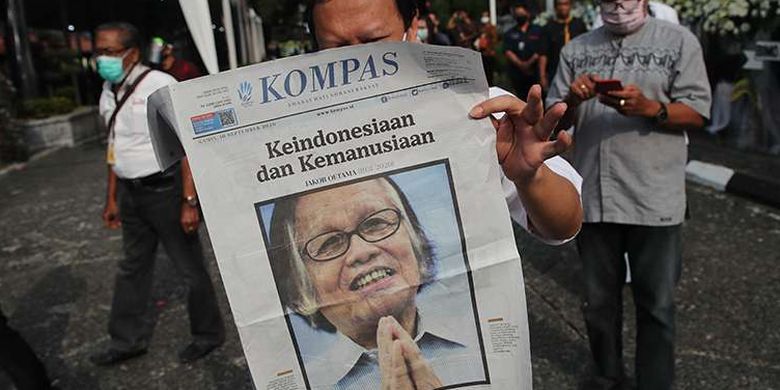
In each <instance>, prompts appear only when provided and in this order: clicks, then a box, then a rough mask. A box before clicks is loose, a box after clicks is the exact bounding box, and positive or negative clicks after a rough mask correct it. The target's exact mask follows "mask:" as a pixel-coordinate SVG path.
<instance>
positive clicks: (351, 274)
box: [255, 160, 489, 390]
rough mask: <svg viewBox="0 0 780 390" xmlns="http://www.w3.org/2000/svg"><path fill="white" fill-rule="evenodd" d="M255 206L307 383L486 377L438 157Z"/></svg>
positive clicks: (419, 383)
mask: <svg viewBox="0 0 780 390" xmlns="http://www.w3.org/2000/svg"><path fill="white" fill-rule="evenodd" d="M255 207H256V211H257V215H258V219H259V222H260V227H261V230H262V234H263V240H264V241H265V247H266V250H267V251H268V258H269V259H270V262H271V264H270V265H271V269H272V271H273V276H274V280H275V282H276V285H277V290H278V292H279V297H280V301H281V303H282V305H283V307H284V312H285V319H286V322H287V326H288V329H289V331H290V335H291V337H292V340H291V341H292V343H293V345H294V346H295V350H296V353H297V356H298V361H299V364H300V366H301V370H302V375H303V377H304V378H303V379H304V382H305V384H306V386H307V388H309V389H355V390H357V389H385V388H399V389H400V388H431V389H432V388H440V387H447V388H458V387H465V386H469V385H478V384H487V383H489V374H488V367H487V361H486V355H485V348H484V344H483V340H482V336H481V332H480V326H479V321H478V319H477V315H476V313H477V308H476V299H475V296H474V293H473V282H472V279H471V273H470V268H469V264H468V258H467V256H466V250H465V241H464V239H463V229H462V224H461V220H460V215H459V212H458V206H457V198H456V194H455V192H454V185H453V182H452V176H451V171H450V166H449V162H448V161H447V160H441V161H436V162H431V163H426V164H424V165H419V166H414V167H410V168H405V169H402V170H397V171H393V172H389V173H382V174H379V175H375V176H372V177H368V178H361V179H358V180H354V181H350V182H346V183H339V184H336V185H333V186H329V187H324V188H318V189H316V190H312V191H308V192H304V193H299V194H294V195H289V196H285V197H283V198H279V199H274V200H270V201H265V202H261V203H257V204H256V205H255ZM399 373H401V374H399Z"/></svg>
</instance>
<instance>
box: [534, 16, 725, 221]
mask: <svg viewBox="0 0 780 390" xmlns="http://www.w3.org/2000/svg"><path fill="white" fill-rule="evenodd" d="M583 74H597V75H599V76H600V77H602V78H609V79H618V80H620V81H621V82H622V83H623V85H628V84H636V85H637V86H638V87H639V88H640V89H641V90H642V92H643V93H644V95H645V96H646V97H647V98H649V99H653V100H657V101H660V102H662V103H672V102H677V103H683V104H685V105H687V106H688V107H690V108H691V109H693V110H694V111H696V112H697V113H699V114H700V115H702V116H703V117H704V118H709V113H710V104H711V92H710V84H709V81H708V79H707V71H706V68H705V66H704V59H703V56H702V49H701V45H700V44H699V41H698V40H697V39H696V37H695V36H694V35H693V34H691V32H690V31H688V30H687V29H685V28H684V27H681V26H677V25H674V24H672V23H669V22H665V21H661V20H658V19H655V18H648V19H647V22H646V23H645V25H644V26H642V28H641V29H640V30H639V31H637V32H636V33H633V34H631V35H628V36H618V35H614V34H612V33H610V32H609V31H607V30H606V29H605V28H603V27H602V28H599V29H597V30H594V31H592V32H590V33H588V34H585V35H582V36H580V37H578V38H576V39H575V40H573V41H571V42H570V43H569V44H568V45H566V46H565V47H564V48H563V51H562V52H561V59H560V65H559V66H558V70H557V72H556V75H555V78H554V80H553V82H552V84H551V88H550V92H549V95H548V97H547V104H548V106H549V105H552V104H555V103H557V102H560V101H562V100H564V99H565V98H566V96H567V94H568V91H569V87H570V85H571V83H572V82H573V81H574V79H575V78H576V77H578V76H580V75H583ZM574 139H575V145H576V146H575V149H574V167H575V168H576V169H577V171H578V172H579V173H580V174H581V175H582V177H583V188H582V197H583V209H584V212H585V222H609V223H623V224H635V225H645V226H672V225H677V224H680V223H682V221H683V220H684V216H685V208H686V199H685V165H686V162H687V147H686V144H685V137H684V133H683V132H681V131H667V130H664V129H662V128H661V127H660V126H658V125H657V124H655V122H654V121H653V120H652V119H647V118H639V117H628V116H623V115H621V114H620V113H618V112H617V111H615V110H614V109H612V108H610V107H608V106H606V105H603V104H601V103H599V102H598V99H591V100H589V101H587V102H585V103H583V104H582V105H580V106H579V107H578V108H577V111H576V117H575V134H574Z"/></svg>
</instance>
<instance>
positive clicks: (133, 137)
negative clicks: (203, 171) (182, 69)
mask: <svg viewBox="0 0 780 390" xmlns="http://www.w3.org/2000/svg"><path fill="white" fill-rule="evenodd" d="M147 69H149V68H147V67H146V66H143V65H136V66H135V67H134V68H133V69H132V70H131V71H130V74H129V75H128V76H127V80H126V82H125V83H123V84H122V86H121V88H120V89H119V91H118V95H117V94H115V93H114V91H113V89H112V86H111V84H109V83H108V82H106V83H105V84H104V85H103V92H102V93H101V95H100V103H99V107H100V115H101V116H102V117H103V119H104V121H105V123H106V124H108V121H109V119H110V118H111V115H112V114H113V113H114V111H115V110H116V109H117V102H118V101H119V100H121V99H122V97H124V94H125V93H126V92H127V91H129V89H130V86H131V85H133V84H134V83H135V82H136V80H137V79H138V78H139V77H141V75H142V74H143V73H144V71H146V70H147ZM175 82H176V80H175V79H174V78H173V77H171V76H170V75H168V74H166V73H163V72H160V71H156V70H153V71H151V72H149V74H148V75H147V76H146V77H145V78H144V79H143V80H141V81H140V83H139V84H138V86H137V88H136V89H135V91H133V94H132V95H131V96H130V97H129V98H128V99H127V101H126V103H125V105H124V106H122V107H121V109H120V110H119V113H118V114H117V116H116V122H115V123H114V129H113V134H109V137H110V138H112V139H109V142H113V145H114V155H115V159H116V161H115V163H114V165H112V166H111V168H112V169H113V170H114V173H116V175H117V176H118V177H119V178H121V179H136V178H140V177H144V176H149V175H152V174H155V173H157V172H160V170H161V167H160V165H159V164H158V163H157V158H156V157H155V154H154V149H153V147H152V140H151V136H150V134H149V124H148V122H147V120H146V100H147V98H148V97H149V95H151V94H152V93H154V92H155V91H157V90H158V89H160V88H162V87H165V86H167V85H170V84H173V83H175Z"/></svg>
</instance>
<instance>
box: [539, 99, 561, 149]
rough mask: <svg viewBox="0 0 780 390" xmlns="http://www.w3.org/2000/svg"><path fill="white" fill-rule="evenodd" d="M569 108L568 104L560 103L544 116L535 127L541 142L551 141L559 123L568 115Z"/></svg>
mask: <svg viewBox="0 0 780 390" xmlns="http://www.w3.org/2000/svg"><path fill="white" fill-rule="evenodd" d="M567 108H568V106H567V105H566V103H558V104H556V105H554V106H552V108H550V109H549V110H547V113H545V114H544V118H542V120H541V121H540V122H539V123H538V124H537V125H536V126H534V133H535V134H536V137H537V138H538V139H539V140H540V141H547V140H548V139H550V134H552V132H553V131H555V128H556V127H558V122H559V121H560V120H561V118H563V115H564V114H566V109H567Z"/></svg>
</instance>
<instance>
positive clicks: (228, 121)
mask: <svg viewBox="0 0 780 390" xmlns="http://www.w3.org/2000/svg"><path fill="white" fill-rule="evenodd" d="M217 114H218V115H219V121H220V122H222V126H223V127H227V126H233V125H235V124H236V122H237V121H236V111H235V110H233V109H232V108H231V109H229V110H224V111H218V112H217Z"/></svg>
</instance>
